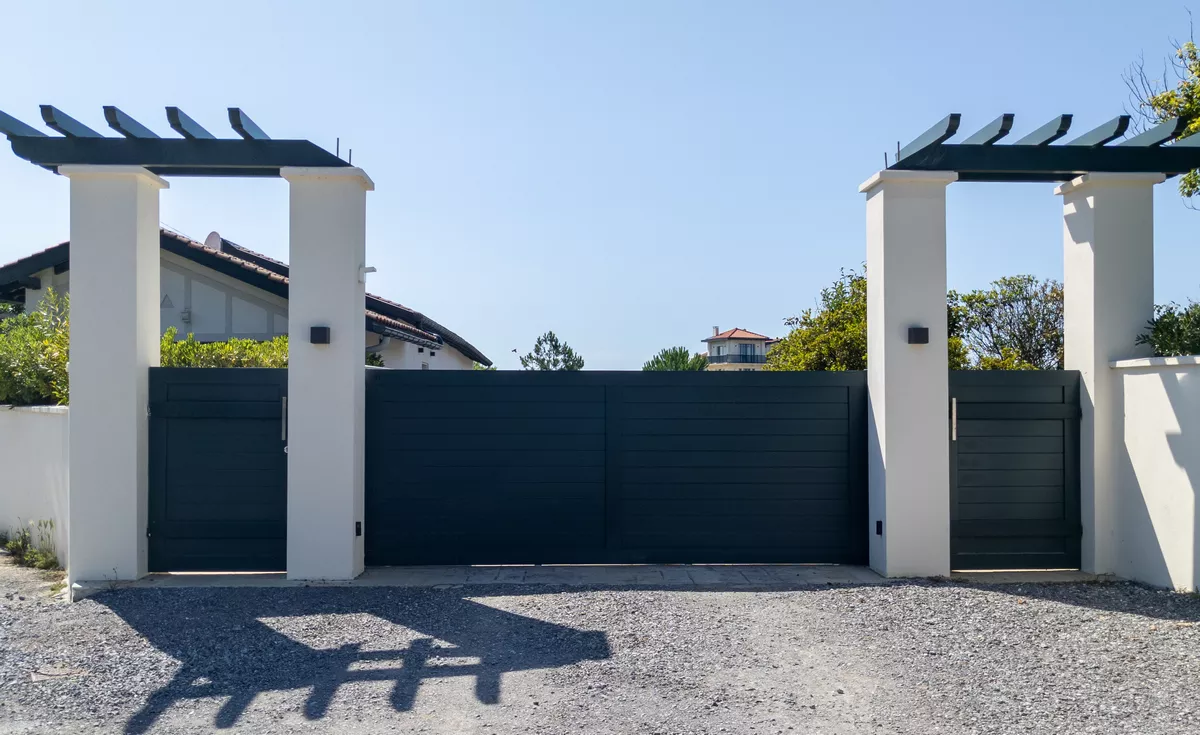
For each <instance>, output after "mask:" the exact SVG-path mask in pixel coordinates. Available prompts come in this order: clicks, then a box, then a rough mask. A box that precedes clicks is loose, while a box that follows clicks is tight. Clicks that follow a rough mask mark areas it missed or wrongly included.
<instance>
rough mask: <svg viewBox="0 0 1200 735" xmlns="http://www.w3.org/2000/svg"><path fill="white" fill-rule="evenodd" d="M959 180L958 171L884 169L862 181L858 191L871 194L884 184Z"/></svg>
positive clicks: (945, 182)
mask: <svg viewBox="0 0 1200 735" xmlns="http://www.w3.org/2000/svg"><path fill="white" fill-rule="evenodd" d="M955 181H958V172H957V171H896V170H893V169H884V170H882V171H877V172H875V173H874V174H873V175H872V176H871V178H869V179H867V180H866V181H864V182H862V184H861V185H860V186H859V187H858V193H860V194H870V193H871V191H872V190H873V189H875V188H877V187H879V186H882V185H883V184H931V185H936V184H941V185H942V186H945V185H947V184H953V183H954V182H955Z"/></svg>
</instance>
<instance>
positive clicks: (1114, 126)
mask: <svg viewBox="0 0 1200 735" xmlns="http://www.w3.org/2000/svg"><path fill="white" fill-rule="evenodd" d="M1129 120H1130V117H1129V115H1118V116H1116V117H1114V118H1113V119H1112V120H1109V121H1108V122H1106V123H1104V124H1103V125H1101V126H1100V127H1098V128H1093V129H1092V130H1089V131H1087V132H1086V133H1084V134H1083V135H1081V136H1079V137H1078V138H1076V139H1075V140H1072V141H1068V142H1067V145H1076V146H1090V147H1093V148H1095V147H1098V146H1102V145H1104V144H1105V143H1108V142H1109V141H1112V140H1116V139H1117V138H1120V137H1121V136H1122V135H1124V134H1125V131H1126V130H1128V129H1129Z"/></svg>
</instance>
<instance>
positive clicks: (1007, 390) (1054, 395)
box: [950, 385, 1063, 408]
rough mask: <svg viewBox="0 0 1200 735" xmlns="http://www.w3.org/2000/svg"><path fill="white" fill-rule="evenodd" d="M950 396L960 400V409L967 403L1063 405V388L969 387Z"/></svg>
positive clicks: (1032, 386) (951, 392) (1040, 386)
mask: <svg viewBox="0 0 1200 735" xmlns="http://www.w3.org/2000/svg"><path fill="white" fill-rule="evenodd" d="M950 395H952V396H954V397H955V398H957V399H958V406H959V408H962V406H963V404H966V403H1062V402H1063V386H1061V385H1030V386H1015V385H1008V386H999V385H991V386H969V387H957V388H953V389H951V391H950Z"/></svg>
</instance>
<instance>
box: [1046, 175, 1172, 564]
mask: <svg viewBox="0 0 1200 735" xmlns="http://www.w3.org/2000/svg"><path fill="white" fill-rule="evenodd" d="M1164 178H1165V177H1164V176H1163V175H1162V174H1157V173H1141V174H1102V173H1097V174H1087V175H1085V176H1080V177H1079V178H1077V179H1074V180H1073V181H1070V182H1068V183H1065V184H1063V185H1061V186H1059V187H1058V188H1057V189H1055V191H1054V193H1055V194H1058V195H1060V196H1062V198H1063V276H1064V277H1063V310H1064V330H1065V338H1066V349H1065V367H1066V368H1067V369H1068V370H1078V371H1079V372H1080V374H1081V375H1082V383H1083V386H1082V387H1083V389H1082V390H1081V391H1080V404H1081V407H1082V417H1081V419H1080V427H1079V435H1080V446H1079V459H1080V472H1079V479H1080V514H1081V517H1082V522H1083V547H1082V555H1081V557H1082V558H1081V563H1082V567H1083V569H1084V571H1088V572H1094V573H1097V574H1111V573H1113V572H1115V571H1116V570H1115V562H1116V544H1117V534H1116V527H1115V522H1116V511H1117V504H1118V500H1119V499H1118V498H1117V487H1116V483H1117V472H1118V468H1117V466H1116V462H1117V457H1118V456H1120V454H1121V451H1122V449H1123V442H1124V432H1123V431H1122V426H1121V422H1122V415H1121V412H1120V407H1119V406H1117V396H1116V391H1117V388H1118V385H1117V382H1116V381H1117V380H1119V379H1120V376H1119V375H1117V374H1115V373H1114V372H1113V371H1112V370H1111V369H1110V367H1109V363H1110V362H1111V361H1113V360H1120V359H1124V358H1130V357H1140V356H1144V355H1149V354H1150V350H1149V348H1148V347H1144V346H1142V347H1139V346H1137V345H1135V344H1134V342H1135V340H1136V339H1137V336H1138V335H1139V334H1141V333H1143V332H1145V331H1146V322H1147V321H1149V320H1150V319H1151V317H1153V316H1154V185H1155V184H1158V183H1160V182H1162V181H1163V180H1164Z"/></svg>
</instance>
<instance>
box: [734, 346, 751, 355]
mask: <svg viewBox="0 0 1200 735" xmlns="http://www.w3.org/2000/svg"><path fill="white" fill-rule="evenodd" d="M738 351H739V352H740V353H741V354H743V355H753V354H754V345H738Z"/></svg>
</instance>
